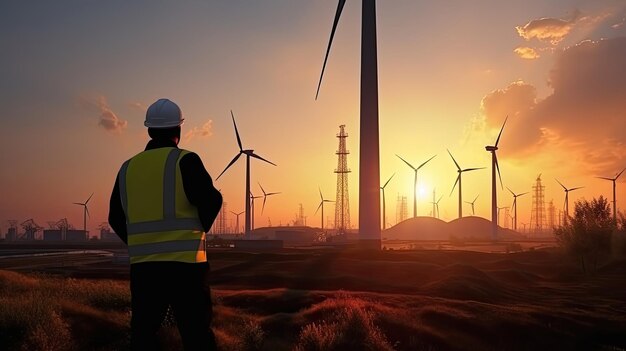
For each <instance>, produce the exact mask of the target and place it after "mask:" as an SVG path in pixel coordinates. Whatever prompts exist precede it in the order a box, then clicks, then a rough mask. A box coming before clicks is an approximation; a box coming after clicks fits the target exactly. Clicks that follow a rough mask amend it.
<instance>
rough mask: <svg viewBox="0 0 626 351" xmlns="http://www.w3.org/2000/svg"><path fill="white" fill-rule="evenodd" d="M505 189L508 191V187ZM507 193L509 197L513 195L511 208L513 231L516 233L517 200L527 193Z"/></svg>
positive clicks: (511, 191)
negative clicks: (509, 194)
mask: <svg viewBox="0 0 626 351" xmlns="http://www.w3.org/2000/svg"><path fill="white" fill-rule="evenodd" d="M506 188H507V189H509V187H508V186H507V187H506ZM509 192H510V193H511V195H513V206H511V207H512V210H513V230H515V231H517V198H518V197H520V196H522V195H526V194H528V192H525V193H521V194H516V193H514V192H513V190H511V189H509Z"/></svg>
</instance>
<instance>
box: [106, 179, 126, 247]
mask: <svg viewBox="0 0 626 351" xmlns="http://www.w3.org/2000/svg"><path fill="white" fill-rule="evenodd" d="M109 225H111V229H113V231H114V232H115V234H117V236H119V237H120V239H122V241H123V242H124V243H126V244H128V240H127V237H128V234H127V232H126V214H125V213H124V209H123V208H122V198H121V197H120V183H119V178H118V177H115V185H114V186H113V192H112V193H111V200H110V201H109Z"/></svg>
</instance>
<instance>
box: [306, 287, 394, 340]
mask: <svg viewBox="0 0 626 351" xmlns="http://www.w3.org/2000/svg"><path fill="white" fill-rule="evenodd" d="M346 299H347V300H346V301H343V303H341V301H338V305H339V304H343V305H344V306H342V307H340V308H339V309H338V310H337V311H336V312H335V313H334V314H333V315H332V316H331V317H330V318H329V319H326V320H322V321H320V322H319V323H315V322H313V323H310V324H307V325H305V326H304V327H303V328H302V330H301V331H300V335H299V337H298V341H297V344H296V346H295V348H294V350H295V351H322V350H393V348H392V347H391V345H390V344H389V342H388V341H387V338H386V336H385V334H384V333H383V332H382V331H381V330H380V329H379V328H378V327H377V326H376V325H375V324H374V314H373V313H372V312H371V311H368V310H367V309H366V308H365V304H364V303H363V302H362V301H361V300H358V299H354V298H346Z"/></svg>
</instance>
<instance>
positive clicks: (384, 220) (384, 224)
mask: <svg viewBox="0 0 626 351" xmlns="http://www.w3.org/2000/svg"><path fill="white" fill-rule="evenodd" d="M395 175H396V174H395V173H394V174H392V175H391V177H389V179H387V181H386V182H385V185H383V186H381V187H380V190H382V192H383V230H385V229H387V217H386V216H387V212H386V209H385V188H386V187H387V184H389V181H391V178H393V176H395Z"/></svg>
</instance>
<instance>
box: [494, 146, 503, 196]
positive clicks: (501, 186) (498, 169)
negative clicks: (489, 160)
mask: <svg viewBox="0 0 626 351" xmlns="http://www.w3.org/2000/svg"><path fill="white" fill-rule="evenodd" d="M494 156H495V154H494ZM494 159H495V160H496V170H497V171H498V178H500V188H502V190H504V185H503V184H502V176H501V175H500V166H499V165H498V156H495V157H494Z"/></svg>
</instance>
